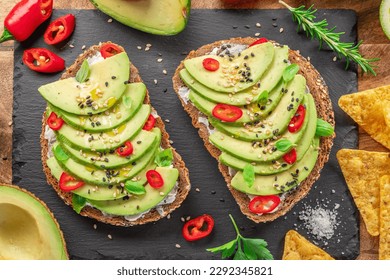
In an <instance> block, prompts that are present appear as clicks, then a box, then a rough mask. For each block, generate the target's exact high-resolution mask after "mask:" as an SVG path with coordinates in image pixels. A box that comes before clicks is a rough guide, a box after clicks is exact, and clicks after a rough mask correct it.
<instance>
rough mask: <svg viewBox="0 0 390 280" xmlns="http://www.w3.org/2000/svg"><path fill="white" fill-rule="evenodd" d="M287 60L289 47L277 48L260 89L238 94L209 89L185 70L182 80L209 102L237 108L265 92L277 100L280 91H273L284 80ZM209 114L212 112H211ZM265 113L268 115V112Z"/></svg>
mask: <svg viewBox="0 0 390 280" xmlns="http://www.w3.org/2000/svg"><path fill="white" fill-rule="evenodd" d="M287 59H288V48H287V46H284V47H283V48H279V47H275V55H274V59H273V60H272V63H271V65H270V67H269V69H268V70H267V71H266V72H265V73H264V75H263V76H262V77H261V78H260V87H258V86H257V85H254V86H252V87H251V88H248V89H246V90H243V91H240V92H237V93H234V92H230V93H226V92H218V91H215V90H212V89H211V88H208V87H206V86H204V85H203V84H201V83H199V82H198V81H196V80H195V79H194V78H193V77H192V76H191V75H190V73H188V71H187V70H186V69H185V68H184V69H182V70H181V71H180V78H181V79H182V81H183V82H184V83H185V84H186V85H187V86H188V87H189V88H190V89H192V90H193V91H195V92H196V93H198V94H199V95H201V96H202V97H204V98H206V99H208V100H209V101H212V102H215V103H223V104H230V105H235V106H240V105H246V104H248V102H252V101H253V100H256V99H257V97H258V96H259V95H260V94H261V93H262V92H263V91H265V90H266V91H268V92H269V93H270V94H269V99H271V100H273V99H275V98H276V96H277V95H279V93H280V90H279V91H277V90H273V89H274V88H275V87H276V86H277V84H278V82H279V81H280V79H281V78H282V75H283V70H284V69H285V68H286V67H287V62H288V61H287ZM275 92H277V94H274V93H275ZM273 102H274V100H273ZM277 102H279V101H277ZM277 102H276V103H275V105H276V104H277ZM268 107H269V105H267V109H268ZM270 110H272V108H270ZM209 112H211V111H210V110H209ZM263 113H264V114H266V113H267V112H263Z"/></svg>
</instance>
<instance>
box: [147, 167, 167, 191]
mask: <svg viewBox="0 0 390 280" xmlns="http://www.w3.org/2000/svg"><path fill="white" fill-rule="evenodd" d="M146 180H147V181H148V184H149V185H150V186H151V187H152V188H155V189H159V188H161V187H162V186H164V179H163V178H162V177H161V174H160V173H158V172H157V171H156V170H154V169H151V170H149V171H148V172H146Z"/></svg>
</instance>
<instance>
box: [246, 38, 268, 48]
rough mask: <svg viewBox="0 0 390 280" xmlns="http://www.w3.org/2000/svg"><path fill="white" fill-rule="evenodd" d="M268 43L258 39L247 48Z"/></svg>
mask: <svg viewBox="0 0 390 280" xmlns="http://www.w3.org/2000/svg"><path fill="white" fill-rule="evenodd" d="M266 42H268V40H267V39H266V38H259V39H257V40H256V41H254V42H253V43H252V44H250V45H249V47H252V46H254V45H259V44H263V43H266Z"/></svg>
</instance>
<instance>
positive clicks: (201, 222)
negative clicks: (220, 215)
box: [182, 214, 214, 241]
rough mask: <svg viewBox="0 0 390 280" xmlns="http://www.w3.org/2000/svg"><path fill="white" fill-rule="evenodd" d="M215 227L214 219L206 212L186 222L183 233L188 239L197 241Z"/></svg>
mask: <svg viewBox="0 0 390 280" xmlns="http://www.w3.org/2000/svg"><path fill="white" fill-rule="evenodd" d="M213 228H214V219H213V217H211V216H210V215H207V214H204V215H202V216H199V217H196V218H194V219H192V220H189V221H188V222H186V223H185V224H184V226H183V229H182V234H183V237H184V239H185V240H187V241H196V240H199V239H202V238H204V237H206V236H208V235H209V234H210V233H211V232H212V230H213Z"/></svg>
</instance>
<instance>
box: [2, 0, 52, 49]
mask: <svg viewBox="0 0 390 280" xmlns="http://www.w3.org/2000/svg"><path fill="white" fill-rule="evenodd" d="M52 11H53V0H22V1H20V2H19V3H17V4H16V5H15V6H14V7H13V8H12V10H11V11H10V12H9V13H8V15H7V16H6V18H5V20H4V32H3V34H2V35H1V37H0V43H2V42H5V41H8V40H12V39H15V40H17V41H24V40H26V39H27V38H28V37H30V36H31V34H32V33H33V32H34V31H35V29H37V27H38V26H39V25H41V24H42V23H43V22H44V21H46V20H47V19H48V18H49V17H50V16H51V13H52Z"/></svg>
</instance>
